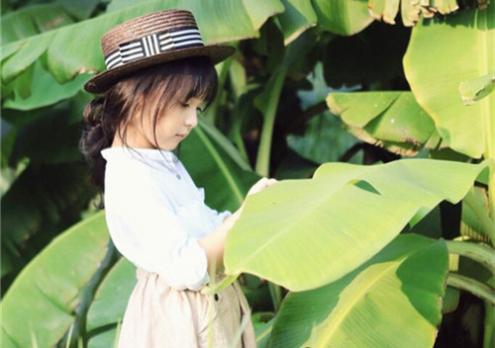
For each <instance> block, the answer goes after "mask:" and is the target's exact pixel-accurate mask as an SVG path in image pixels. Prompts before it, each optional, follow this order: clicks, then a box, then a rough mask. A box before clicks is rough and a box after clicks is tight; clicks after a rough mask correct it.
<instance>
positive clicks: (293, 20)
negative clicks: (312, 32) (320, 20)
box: [277, 0, 317, 45]
mask: <svg viewBox="0 0 495 348" xmlns="http://www.w3.org/2000/svg"><path fill="white" fill-rule="evenodd" d="M282 2H283V4H284V6H285V11H284V12H283V13H282V14H280V15H278V16H277V17H278V19H279V21H280V25H281V27H282V32H283V33H284V44H285V45H288V44H289V43H291V42H292V41H294V40H295V39H297V37H298V36H299V35H301V33H303V32H304V31H305V30H306V29H308V28H311V27H313V26H315V25H316V20H317V18H316V13H315V11H314V9H313V6H312V4H311V2H310V1H306V0H283V1H282Z"/></svg>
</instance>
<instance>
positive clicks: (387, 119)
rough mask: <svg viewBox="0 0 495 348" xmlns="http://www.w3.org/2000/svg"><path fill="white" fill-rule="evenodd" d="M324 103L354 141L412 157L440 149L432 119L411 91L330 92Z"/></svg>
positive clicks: (439, 141) (439, 140) (438, 138)
mask: <svg viewBox="0 0 495 348" xmlns="http://www.w3.org/2000/svg"><path fill="white" fill-rule="evenodd" d="M327 104H328V107H329V109H330V111H331V112H332V113H333V114H334V115H337V116H339V117H340V118H341V119H342V121H344V122H345V123H346V125H348V127H349V131H350V132H351V133H352V134H353V135H355V136H356V137H357V138H359V139H361V140H363V141H366V142H368V143H371V144H375V145H376V144H379V145H380V146H384V147H385V148H387V149H388V150H389V151H391V152H395V153H399V154H401V155H407V156H414V155H416V153H417V151H418V150H419V149H420V148H421V147H423V146H424V147H427V148H439V147H441V144H440V143H441V139H440V137H439V135H438V133H437V132H436V130H435V124H434V123H433V120H432V119H431V118H430V117H429V116H428V114H427V113H426V112H425V111H424V110H423V109H422V108H421V107H420V106H419V105H418V103H417V102H416V100H415V99H414V95H413V94H412V93H411V92H393V91H386V92H385V91H383V92H354V93H346V92H332V93H330V94H329V95H328V97H327Z"/></svg>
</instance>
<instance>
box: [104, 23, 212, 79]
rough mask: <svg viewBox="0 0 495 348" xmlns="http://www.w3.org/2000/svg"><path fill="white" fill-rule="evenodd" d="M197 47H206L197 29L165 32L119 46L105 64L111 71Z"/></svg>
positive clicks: (186, 28)
mask: <svg viewBox="0 0 495 348" xmlns="http://www.w3.org/2000/svg"><path fill="white" fill-rule="evenodd" d="M197 46H199V47H201V46H204V43H203V40H202V39H201V34H200V32H199V30H198V28H197V27H185V28H180V29H178V30H174V31H169V30H164V31H161V32H157V33H153V34H149V35H145V36H143V37H141V38H137V39H135V40H132V41H129V42H124V43H121V44H119V47H118V48H117V49H116V50H114V51H113V52H111V53H110V54H109V55H108V56H106V57H105V64H106V66H107V69H108V70H110V69H113V68H115V67H118V66H121V65H124V64H126V63H128V62H132V61H135V60H140V59H143V58H146V57H151V56H154V55H156V54H159V53H162V52H166V51H170V50H173V49H177V48H188V47H197Z"/></svg>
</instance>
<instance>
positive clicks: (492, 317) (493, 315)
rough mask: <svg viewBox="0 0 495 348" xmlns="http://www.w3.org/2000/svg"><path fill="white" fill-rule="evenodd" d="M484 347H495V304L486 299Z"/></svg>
mask: <svg viewBox="0 0 495 348" xmlns="http://www.w3.org/2000/svg"><path fill="white" fill-rule="evenodd" d="M483 331H484V335H483V348H491V347H495V306H494V305H493V304H491V303H490V302H488V301H485V327H484V330H483Z"/></svg>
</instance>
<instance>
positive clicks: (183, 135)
mask: <svg viewBox="0 0 495 348" xmlns="http://www.w3.org/2000/svg"><path fill="white" fill-rule="evenodd" d="M176 135H177V136H178V137H181V138H184V137H185V136H186V135H185V134H176Z"/></svg>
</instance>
